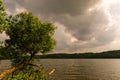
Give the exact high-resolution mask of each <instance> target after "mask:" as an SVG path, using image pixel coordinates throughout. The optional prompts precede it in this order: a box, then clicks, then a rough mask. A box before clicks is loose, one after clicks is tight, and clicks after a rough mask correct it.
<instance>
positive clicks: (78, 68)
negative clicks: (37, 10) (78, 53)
mask: <svg viewBox="0 0 120 80" xmlns="http://www.w3.org/2000/svg"><path fill="white" fill-rule="evenodd" d="M35 62H36V63H38V64H41V65H42V66H44V68H45V69H46V70H47V71H50V70H52V69H55V70H56V71H55V73H54V74H53V75H51V76H50V78H51V80H120V59H41V60H36V61H35ZM3 63H4V65H3ZM9 64H10V62H9V61H1V64H0V69H4V68H6V67H8V65H9Z"/></svg>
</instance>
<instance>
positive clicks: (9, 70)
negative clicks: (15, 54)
mask: <svg viewBox="0 0 120 80" xmlns="http://www.w3.org/2000/svg"><path fill="white" fill-rule="evenodd" d="M31 62H32V60H29V61H26V62H23V63H21V64H19V65H17V66H13V67H11V68H9V69H7V70H4V71H3V72H2V73H1V74H0V80H3V79H4V78H5V77H6V76H7V75H9V74H11V73H13V72H15V71H16V70H19V69H21V68H23V67H25V66H26V65H28V64H30V63H31Z"/></svg>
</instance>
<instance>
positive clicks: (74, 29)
mask: <svg viewBox="0 0 120 80" xmlns="http://www.w3.org/2000/svg"><path fill="white" fill-rule="evenodd" d="M3 2H4V6H5V7H6V10H7V12H8V13H9V14H16V13H20V12H23V11H30V12H33V13H34V14H35V15H37V16H38V17H39V18H40V19H41V20H43V21H50V22H53V23H54V24H55V25H56V26H57V30H56V32H55V35H54V37H55V39H56V41H57V45H56V47H55V50H54V51H55V52H99V51H106V50H116V49H120V24H119V23H120V0H3ZM4 36H5V35H0V39H2V38H4Z"/></svg>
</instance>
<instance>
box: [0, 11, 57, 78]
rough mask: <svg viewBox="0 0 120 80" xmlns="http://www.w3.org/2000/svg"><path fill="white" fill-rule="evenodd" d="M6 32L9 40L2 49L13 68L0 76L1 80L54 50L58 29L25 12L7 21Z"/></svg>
mask: <svg viewBox="0 0 120 80" xmlns="http://www.w3.org/2000/svg"><path fill="white" fill-rule="evenodd" d="M6 20H7V24H8V27H7V29H6V30H5V32H6V34H7V36H9V39H6V40H5V41H4V45H3V46H1V48H2V49H3V50H4V51H6V52H5V54H2V56H4V55H5V57H9V58H11V61H12V65H13V67H12V68H10V69H8V70H5V71H3V72H2V73H1V74H0V80H1V79H3V78H4V77H6V76H7V75H8V74H10V73H13V72H15V71H16V70H19V69H21V68H24V67H26V66H27V65H28V64H31V63H32V61H33V59H34V56H35V55H36V54H37V53H46V52H49V51H51V50H52V49H53V48H54V45H55V40H54V38H53V35H54V31H55V29H56V27H55V26H54V25H53V24H52V23H47V22H46V23H42V22H41V21H40V20H39V19H38V18H37V17H36V16H34V15H33V14H32V13H28V12H24V13H20V14H17V15H15V16H10V17H9V18H7V19H6Z"/></svg>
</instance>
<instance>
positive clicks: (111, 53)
mask: <svg viewBox="0 0 120 80" xmlns="http://www.w3.org/2000/svg"><path fill="white" fill-rule="evenodd" d="M35 57H36V58H53V59H54V58H63V59H64V58H120V50H114V51H106V52H100V53H92V52H91V53H73V54H66V53H59V54H47V55H37V56H35Z"/></svg>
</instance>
